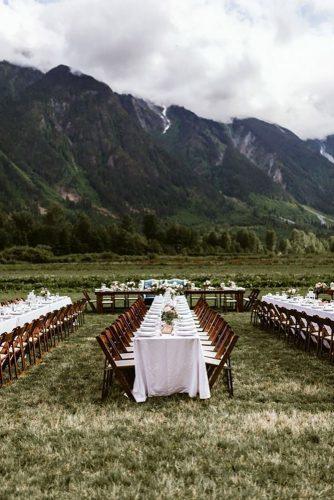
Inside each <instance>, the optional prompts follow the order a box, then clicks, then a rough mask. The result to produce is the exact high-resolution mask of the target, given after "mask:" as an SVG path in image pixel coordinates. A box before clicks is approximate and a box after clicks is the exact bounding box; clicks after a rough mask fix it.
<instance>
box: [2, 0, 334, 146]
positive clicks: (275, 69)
mask: <svg viewBox="0 0 334 500" xmlns="http://www.w3.org/2000/svg"><path fill="white" fill-rule="evenodd" d="M333 22H334V2H332V0H271V1H270V0H182V1H180V0H164V1H163V2H160V1H157V0H141V1H140V2H138V0H94V1H92V0H58V1H57V0H54V1H51V2H50V1H45V0H44V1H43V0H40V1H37V0H6V2H4V1H3V0H0V23H1V30H0V58H3V59H8V60H11V61H13V62H17V63H20V64H30V65H35V66H37V67H38V68H41V69H43V70H47V69H50V68H51V67H53V66H55V65H57V64H60V63H62V64H68V65H69V66H71V67H73V68H76V69H79V70H81V71H83V72H86V73H89V74H91V75H93V76H95V77H96V78H98V79H100V80H103V81H105V82H106V83H108V84H109V85H110V86H111V87H112V88H113V90H115V91H118V92H131V93H133V94H135V95H140V96H142V97H144V98H147V99H151V100H153V101H155V102H157V103H158V104H167V105H169V104H172V103H175V104H179V105H182V106H185V107H187V108H189V109H191V110H193V111H194V112H196V113H198V114H200V115H201V116H205V117H208V118H213V119H216V120H221V121H228V120H230V119H231V117H234V116H237V117H246V116H256V117H258V118H262V119H264V120H267V121H270V122H275V123H279V124H280V125H282V126H284V127H287V128H290V129H291V130H293V131H294V132H296V133H297V134H299V135H300V136H301V137H304V138H305V137H323V136H324V135H326V134H330V133H334V85H333V81H334V66H333V65H332V64H331V62H332V48H333V47H334V30H333V26H334V24H333Z"/></svg>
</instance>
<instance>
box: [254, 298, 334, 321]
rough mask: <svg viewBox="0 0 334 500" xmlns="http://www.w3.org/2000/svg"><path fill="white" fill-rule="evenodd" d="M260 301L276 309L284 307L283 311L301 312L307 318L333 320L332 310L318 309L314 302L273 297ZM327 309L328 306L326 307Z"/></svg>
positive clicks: (333, 311)
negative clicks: (317, 317) (314, 317)
mask: <svg viewBox="0 0 334 500" xmlns="http://www.w3.org/2000/svg"><path fill="white" fill-rule="evenodd" d="M262 300H263V301H264V302H266V303H268V304H273V305H275V306H277V307H284V308H285V309H289V310H292V309H295V310H296V311H299V312H303V313H305V314H307V315H309V316H319V317H320V318H323V319H325V318H329V319H332V320H334V310H333V309H332V310H326V309H325V308H324V307H319V305H318V304H317V303H316V302H314V304H312V303H311V301H310V300H307V299H306V300H305V302H303V301H300V302H299V301H298V302H297V301H296V300H293V299H288V298H283V297H280V296H278V297H276V296H274V295H265V296H263V297H262ZM327 307H328V306H327Z"/></svg>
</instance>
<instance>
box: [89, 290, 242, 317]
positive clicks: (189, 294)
mask: <svg viewBox="0 0 334 500" xmlns="http://www.w3.org/2000/svg"><path fill="white" fill-rule="evenodd" d="M159 294H161V291H160V290H150V289H147V290H124V291H121V290H110V289H108V288H105V289H102V288H100V289H96V290H95V297H96V309H97V312H98V313H99V314H103V313H104V312H105V310H104V304H103V300H104V299H106V298H108V299H109V300H110V308H111V310H112V311H114V310H115V308H116V299H123V307H124V308H126V307H129V305H130V302H131V300H135V299H136V298H137V297H144V296H145V295H150V296H157V295H159ZM244 294H245V289H244V288H242V287H236V288H215V289H205V288H199V289H196V290H192V289H186V290H184V295H185V297H186V298H187V300H188V302H189V304H190V308H192V307H193V305H194V302H195V303H196V302H197V301H198V299H199V298H204V299H206V298H207V297H217V302H218V308H220V307H221V306H222V304H223V302H224V297H227V296H232V297H233V298H234V299H235V301H236V312H243V310H244Z"/></svg>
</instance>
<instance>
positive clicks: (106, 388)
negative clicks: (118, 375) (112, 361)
mask: <svg viewBox="0 0 334 500" xmlns="http://www.w3.org/2000/svg"><path fill="white" fill-rule="evenodd" d="M112 379H113V371H112V369H111V368H110V367H108V363H107V360H105V362H104V370H103V381H102V400H104V399H105V398H106V397H107V396H108V394H109V392H110V388H111V385H112Z"/></svg>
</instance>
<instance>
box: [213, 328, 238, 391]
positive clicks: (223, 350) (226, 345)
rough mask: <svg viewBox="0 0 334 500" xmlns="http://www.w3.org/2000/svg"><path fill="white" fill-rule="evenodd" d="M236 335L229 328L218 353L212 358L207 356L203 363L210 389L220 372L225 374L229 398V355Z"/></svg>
mask: <svg viewBox="0 0 334 500" xmlns="http://www.w3.org/2000/svg"><path fill="white" fill-rule="evenodd" d="M238 338H239V337H238V335H236V334H235V333H234V332H233V330H232V329H231V328H230V329H229V332H228V335H225V339H224V342H223V343H222V345H221V346H220V348H219V350H218V352H217V353H216V354H215V356H214V357H210V356H208V355H207V354H205V356H204V360H205V363H206V365H207V371H208V378H209V385H210V388H212V387H213V385H214V384H215V382H216V381H217V379H218V377H219V375H220V373H221V372H222V370H224V371H225V373H226V382H227V389H228V392H229V395H230V397H232V396H233V376H232V364H231V359H230V358H231V353H232V350H233V348H234V346H235V344H236V342H237V340H238Z"/></svg>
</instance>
